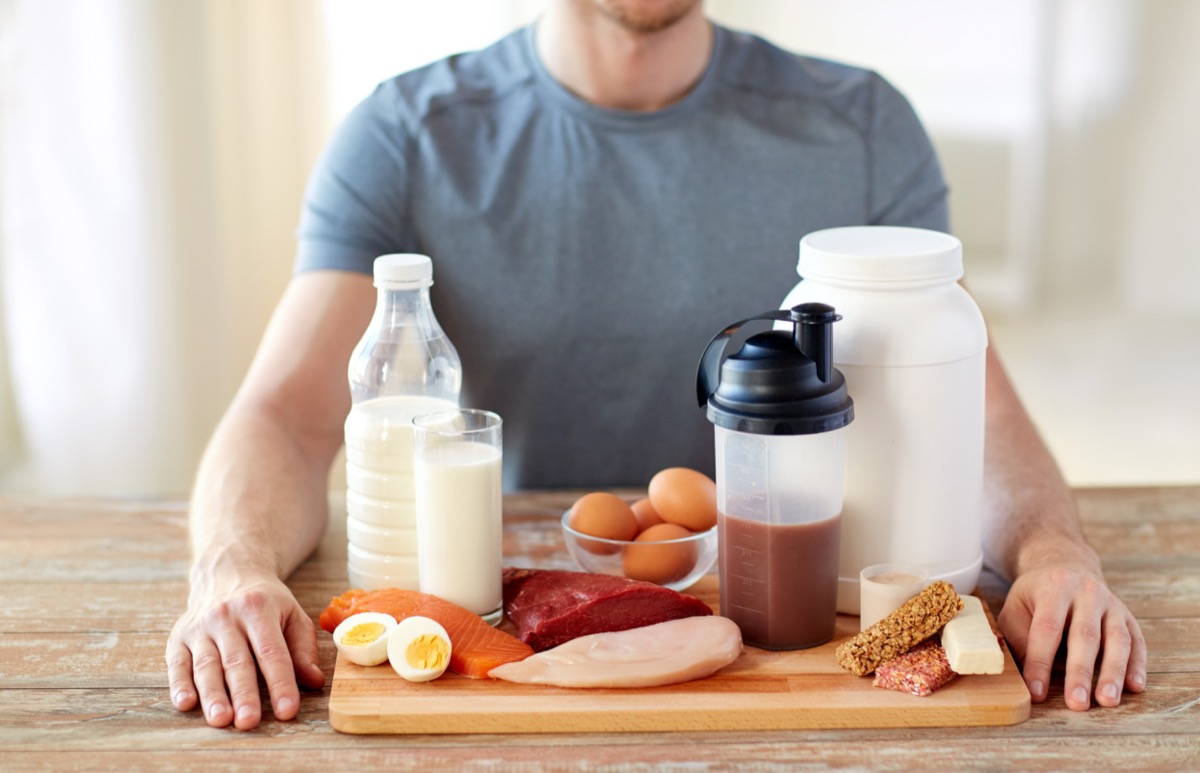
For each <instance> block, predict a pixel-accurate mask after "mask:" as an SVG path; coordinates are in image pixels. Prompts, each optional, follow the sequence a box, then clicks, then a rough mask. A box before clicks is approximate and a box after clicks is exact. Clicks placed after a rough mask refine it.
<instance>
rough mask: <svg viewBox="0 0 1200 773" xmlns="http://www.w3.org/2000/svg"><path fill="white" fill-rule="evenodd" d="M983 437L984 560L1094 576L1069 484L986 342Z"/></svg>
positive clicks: (1009, 570)
mask: <svg viewBox="0 0 1200 773" xmlns="http://www.w3.org/2000/svg"><path fill="white" fill-rule="evenodd" d="M986 438H987V439H986V447H985V494H986V496H985V499H986V507H985V512H986V518H985V527H984V528H985V545H986V551H987V553H986V554H987V560H988V564H989V565H990V566H991V567H992V568H993V569H995V570H997V571H999V572H1001V573H1002V574H1004V575H1005V576H1007V577H1008V578H1010V579H1011V578H1015V577H1018V576H1020V575H1021V574H1023V573H1025V572H1027V571H1029V570H1031V569H1035V568H1040V567H1045V566H1052V565H1065V566H1070V567H1074V568H1077V569H1080V570H1082V571H1086V572H1089V573H1092V574H1094V575H1096V576H1097V577H1099V576H1100V561H1099V558H1098V557H1097V556H1096V553H1095V551H1094V550H1093V549H1092V548H1091V547H1090V546H1089V545H1088V544H1087V541H1086V540H1085V539H1084V535H1083V527H1082V525H1081V524H1080V521H1079V514H1078V511H1077V510H1076V508H1075V502H1074V499H1073V498H1072V497H1071V492H1070V489H1069V488H1068V486H1067V484H1066V481H1065V480H1064V479H1063V477H1062V474H1061V472H1060V471H1059V469H1058V465H1057V464H1056V463H1055V461H1054V458H1053V457H1052V456H1051V454H1050V451H1049V450H1048V449H1047V448H1046V445H1045V443H1044V442H1043V441H1042V439H1041V437H1040V435H1039V434H1038V432H1037V429H1036V428H1035V427H1034V425H1033V422H1032V421H1031V420H1030V418H1029V416H1028V414H1027V413H1026V412H1025V409H1024V408H1023V407H1022V405H1021V402H1020V400H1019V399H1018V397H1017V394H1016V391H1015V390H1014V388H1013V386H1012V383H1011V382H1010V381H1009V379H1008V376H1007V374H1005V372H1004V369H1003V367H1002V366H1001V365H1000V362H999V360H998V359H997V357H996V356H995V354H994V353H993V352H992V351H990V350H989V353H988V376H987V430H986Z"/></svg>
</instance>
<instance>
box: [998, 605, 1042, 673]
mask: <svg viewBox="0 0 1200 773" xmlns="http://www.w3.org/2000/svg"><path fill="white" fill-rule="evenodd" d="M1032 622H1033V616H1032V615H1031V614H1030V612H1029V607H1027V606H1025V604H1024V603H1022V602H1021V601H1020V600H1019V599H1016V598H1014V597H1012V596H1010V597H1009V598H1008V599H1007V600H1006V601H1005V602H1004V607H1003V608H1002V609H1001V610H1000V616H999V617H997V618H996V624H997V625H999V626H1000V633H1002V634H1004V641H1005V642H1006V643H1007V644H1008V648H1009V650H1011V651H1012V654H1013V657H1014V658H1016V661H1017V662H1018V663H1024V662H1025V653H1026V651H1027V650H1028V648H1029V626H1030V624H1031V623H1032Z"/></svg>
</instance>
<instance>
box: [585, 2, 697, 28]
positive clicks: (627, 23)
mask: <svg viewBox="0 0 1200 773" xmlns="http://www.w3.org/2000/svg"><path fill="white" fill-rule="evenodd" d="M591 2H592V3H593V4H594V5H595V7H596V9H597V10H598V11H600V13H601V14H603V15H604V16H605V17H606V18H608V19H611V20H612V21H614V22H616V23H617V24H619V25H621V26H622V27H624V28H625V29H627V30H629V31H630V32H637V33H641V34H644V35H648V34H651V33H654V32H660V31H662V30H665V29H666V28H668V27H670V26H671V25H673V24H675V23H676V22H678V21H679V20H680V19H682V18H683V17H684V16H687V15H688V13H689V12H691V10H692V9H693V8H694V7H695V6H696V5H697V4H698V3H700V2H701V0H652V1H651V2H646V0H591Z"/></svg>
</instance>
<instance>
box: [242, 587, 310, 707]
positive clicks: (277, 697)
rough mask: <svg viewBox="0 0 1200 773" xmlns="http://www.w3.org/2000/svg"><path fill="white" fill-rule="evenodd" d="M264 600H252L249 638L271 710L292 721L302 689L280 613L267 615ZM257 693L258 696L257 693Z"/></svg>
mask: <svg viewBox="0 0 1200 773" xmlns="http://www.w3.org/2000/svg"><path fill="white" fill-rule="evenodd" d="M260 601H261V599H249V600H248V602H249V604H250V605H251V607H252V608H254V607H256V605H257V608H254V611H253V613H252V614H251V615H250V616H249V618H248V620H247V624H246V635H247V636H248V637H249V638H250V643H251V645H252V646H253V648H254V655H255V657H256V658H257V660H258V668H259V669H260V670H261V671H262V674H263V679H264V680H265V681H266V683H267V691H268V693H269V694H270V696H271V708H272V711H274V712H275V716H276V717H277V718H278V719H291V718H292V717H294V716H296V712H297V711H298V710H299V708H300V690H299V688H298V687H297V686H296V672H295V669H294V668H293V666H292V653H291V650H290V647H289V642H288V641H287V640H286V639H285V638H284V632H283V630H282V629H281V627H280V620H279V616H278V613H274V614H271V613H267V612H266V611H265V609H264V608H262V607H261V605H259V602H260ZM256 694H257V693H256Z"/></svg>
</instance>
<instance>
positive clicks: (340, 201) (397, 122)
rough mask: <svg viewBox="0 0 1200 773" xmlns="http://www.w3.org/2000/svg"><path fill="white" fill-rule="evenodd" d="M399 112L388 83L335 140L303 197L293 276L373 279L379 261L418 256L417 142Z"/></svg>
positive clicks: (363, 104) (361, 106) (356, 111)
mask: <svg viewBox="0 0 1200 773" xmlns="http://www.w3.org/2000/svg"><path fill="white" fill-rule="evenodd" d="M398 106H399V100H398V98H397V94H396V92H395V87H394V86H393V85H391V84H389V83H384V84H382V85H380V86H379V87H378V88H376V90H375V91H374V93H372V94H371V95H370V96H368V97H367V98H366V99H364V100H363V101H362V102H361V103H359V104H358V106H356V107H355V108H354V109H353V110H352V111H351V112H350V113H349V114H348V115H347V117H346V118H345V120H344V121H343V122H342V123H341V125H340V126H339V127H338V129H337V131H336V132H335V133H334V136H333V138H332V140H331V141H330V143H329V145H328V146H327V147H326V148H325V150H324V152H323V153H322V154H321V157H320V158H319V160H318V161H317V164H316V166H315V168H314V169H313V172H312V175H311V176H310V178H309V181H308V187H307V189H306V190H305V194H304V203H303V207H302V209H301V212H300V224H299V226H298V227H297V229H296V236H297V239H298V245H297V251H296V261H295V264H294V266H293V269H294V271H296V272H301V271H310V270H314V269H336V270H343V271H359V272H363V273H368V274H369V273H371V270H372V266H373V263H374V260H375V258H376V257H378V256H379V255H385V254H388V253H394V252H414V251H416V250H415V248H414V244H413V242H414V239H413V235H412V229H411V227H410V225H409V220H408V215H407V213H408V195H409V194H408V177H409V176H408V169H407V165H408V162H407V145H408V142H409V138H410V137H411V134H410V132H409V131H408V127H407V126H406V125H405V123H404V120H403V118H402V116H401V111H400V110H399V109H398Z"/></svg>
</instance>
